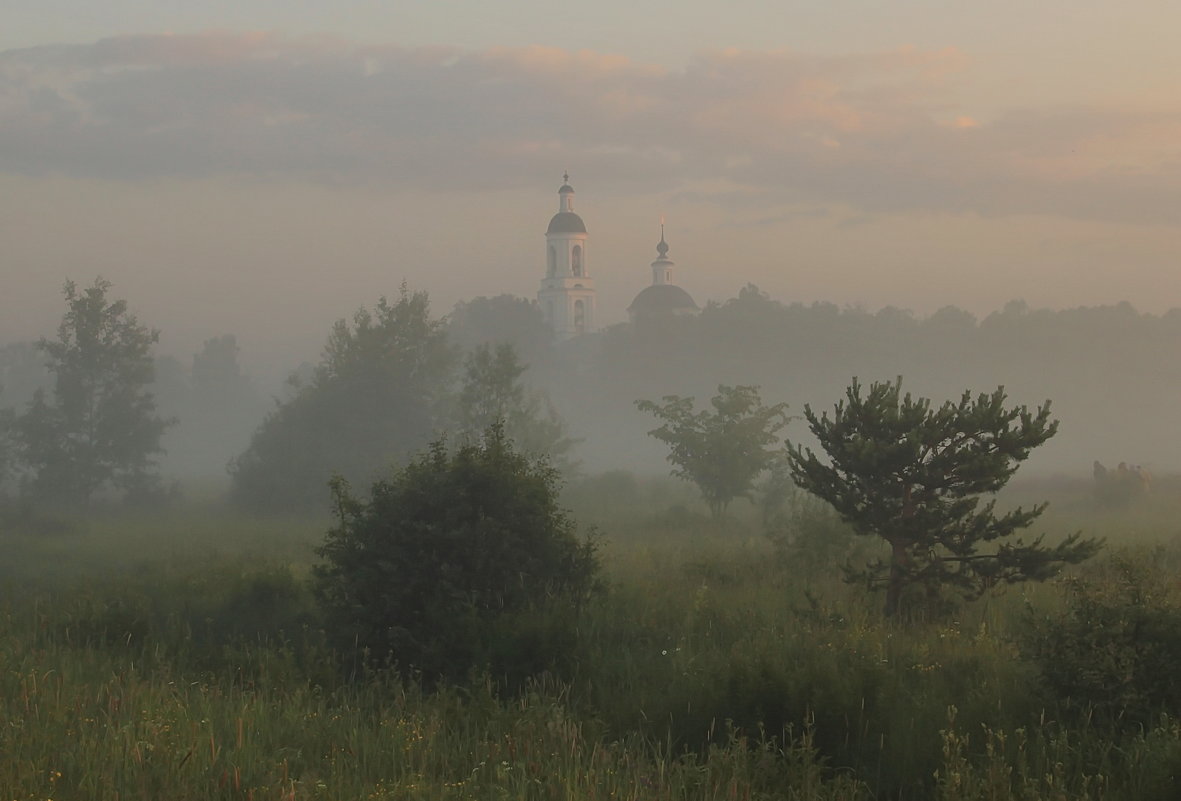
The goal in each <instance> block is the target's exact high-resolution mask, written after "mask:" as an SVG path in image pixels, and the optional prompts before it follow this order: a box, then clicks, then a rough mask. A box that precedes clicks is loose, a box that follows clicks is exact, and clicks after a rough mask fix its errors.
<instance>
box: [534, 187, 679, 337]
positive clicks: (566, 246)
mask: <svg viewBox="0 0 1181 801" xmlns="http://www.w3.org/2000/svg"><path fill="white" fill-rule="evenodd" d="M586 245H587V233H586V224H585V223H584V222H583V221H582V218H581V217H579V216H578V215H577V214H576V213H575V212H574V188H573V187H572V186H570V175H569V174H566V175H563V176H562V186H561V188H559V189H558V213H557V214H555V215H554V216H553V218H552V219H551V220H550V222H549V228H547V229H546V232H545V277H544V278H542V279H541V288H540V289H538V291H537V303H538V305H539V306H540V307H541V313H542V315H543V316H544V318H545V322H546V324H547V325H549V326H550V328H552V329H553V331H554V334H555V335H556V336H557V338H558V339H559V340H567V339H572V338H573V337H576V336H580V335H582V334H591V333H594V332H596V331H598V330H599V325H598V319H597V316H596V310H595V282H594V279H593V278H591V276H590V271H589V269H588V267H587V265H588V260H587V250H586ZM668 250H669V247H668V243H667V242H665V241H664V223H663V222H662V223H661V225H660V243H659V244H658V245H657V246H656V252H657V259H656V261H654V262H652V265H651V269H652V285H651V286H648V287H645V288H644V289H643V290H642V291H641V292H640V293H639V294H638V295H636V299H635V300H634V301H632V304H631V306H629V307H628V310H627V311H628V316H629V318H630V320H631V322H632V323H633V324H636V323H641V322H643V321H645V320H648V319H654V318H659V317H664V316H667V315H679V314H693V313H696V312H697V311H698V308H697V304H696V303H694V302H693V298H692V297H691V296H690V295H689V293H688V292H686V291H685V290H684V289H682V288H681V287H679V286H676V285H675V284H674V283H673V280H672V275H673V262H672V260H671V259H669V258H668Z"/></svg>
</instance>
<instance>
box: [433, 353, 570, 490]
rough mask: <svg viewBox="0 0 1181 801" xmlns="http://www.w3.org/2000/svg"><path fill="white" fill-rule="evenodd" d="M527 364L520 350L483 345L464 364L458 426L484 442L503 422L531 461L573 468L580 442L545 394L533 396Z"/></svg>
mask: <svg viewBox="0 0 1181 801" xmlns="http://www.w3.org/2000/svg"><path fill="white" fill-rule="evenodd" d="M527 369H528V366H527V365H524V364H522V363H521V361H520V359H518V358H517V351H516V348H515V347H514V346H512V345H510V344H507V343H502V344H500V345H497V346H496V347H495V348H493V347H492V346H490V345H486V344H485V345H479V346H477V347H476V348H475V349H474V350H472V352H471V353H469V354H468V355H467V357H466V358H465V359H464V365H463V383H462V386H461V387H460V390H459V395H458V397H457V399H456V426H457V428H458V431H459V433H460V434H461V435H462V436H465V437H469V438H478V437H479V436H481V435H482V434H483V432H484V431H487V430H488V428H490V427H491V426H492V425H493V424H495V423H497V422H502V423H503V424H504V430H505V433H506V435H507V436H508V437H509V438H510V439H511V440H512V441H513V442H514V443H515V444H516V446H517V448H518V449H519V450H520V451H521V452H522V453H525V454H527V455H530V456H541V457H545V458H546V459H549V460H550V462H551V463H552V464H554V465H555V466H558V467H563V466H565V467H569V465H570V463H569V454H570V450H571V448H572V447H573V446H574V444H575V441H574V440H573V439H571V438H570V437H569V436H568V435H567V433H566V424H565V422H563V420H562V418H561V417H560V416H559V415H558V413H557V410H556V409H554V407H553V404H551V403H550V402H549V399H548V398H547V397H546V396H545V394H544V393H541V392H537V391H531V390H530V389H529V388H528V387H527V386H526V385H525V382H524V380H523V377H524V375H525V372H526V370H527Z"/></svg>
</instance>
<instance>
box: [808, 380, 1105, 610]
mask: <svg viewBox="0 0 1181 801" xmlns="http://www.w3.org/2000/svg"><path fill="white" fill-rule="evenodd" d="M804 417H805V418H806V419H807V421H808V425H809V427H810V428H811V430H812V433H813V434H814V435H815V436H816V439H817V440H818V441H819V443H820V447H821V448H822V449H823V451H824V452H825V453H826V454H827V456H828V462H827V463H825V462H822V461H820V459H818V458H817V457H816V455H815V454H813V452H812V450H811V449H810V448H803V447H799V446H797V447H794V448H790V449H789V459H790V463H791V470H792V475H793V477H794V478H795V480H796V483H798V484H799V486H800V487H802V488H804V489H805V490H807V491H809V492H812V493H814V494H815V495H817V496H819V497H820V498H823V499H824V500H826V501H828V502H829V503H830V504H832V505H833V507H834V508H835V509H836V510H837V512H838V513H839V514H840V516H841V517H842V519H844V520H845V521H846V522H848V523H849V524H851V525H852V526H853V528H854V530H855V531H856V532H857V533H858V534H862V535H867V536H875V537H880V538H882V539H883V540H885V541H886V543H888V544H889V546H890V559H889V562H888V563H887V562H884V561H882V560H878V561H875V562H873V563H871V564H869V565H868V566H867V567H866V569H865V570H864V571H861V572H858V573H856V574H855V576H856V577H857V578H860V579H864V580H866V581H867V582H868V583H869V584H870V585H871V586H882V585H884V586H885V588H886V606H885V611H886V614H887V615H896V614H898V613H899V612H902V611H905V608H906V606H907V604H908V602H909V601H911V600H913V599H911V598H909V597H908V595H907V593H906V590H907V589H908V588H911V587H917V588H921V589H922V590H924V591H925V594H924V596H923V600H924V601H925V602H928V603H933V602H934V601H935V600H936V599H937V598H938V596H939V592H940V591H941V590H942V589H943V588H944V587H950V588H953V589H955V590H958V591H959V592H960V593H962V594H963V595H964V596H967V597H975V596H979V595H980V594H981V593H983V592H985V591H986V590H988V589H989V588H991V587H994V586H997V585H998V584H1005V583H1012V582H1019V581H1026V580H1043V579H1046V578H1048V577H1050V576H1052V575H1053V574H1054V573H1055V572H1056V570H1057V569H1058V567H1059V566H1060V565H1063V564H1068V563H1074V562H1079V561H1082V560H1084V559H1087V558H1089V557H1090V556H1092V555H1093V554H1094V553H1095V552H1096V551H1097V550H1098V548H1099V543H1098V542H1096V541H1094V540H1083V539H1080V536H1079V535H1078V534H1075V535H1073V536H1071V537H1068V538H1067V539H1066V540H1065V541H1064V542H1062V543H1060V544H1058V545H1056V546H1054V547H1049V546H1045V545H1043V544H1042V538H1041V537H1038V538H1037V539H1035V540H1034V541H1033V542H1031V543H1029V544H1026V543H1024V542H1023V541H1022V540H1020V539H1017V540H1011V539H1010V537H1011V535H1013V534H1014V533H1016V532H1017V531H1020V530H1021V529H1024V528H1027V527H1028V526H1029V525H1030V524H1031V523H1033V521H1034V520H1035V519H1037V517H1038V516H1039V515H1040V514H1041V513H1042V512H1043V511H1044V510H1045V508H1046V506H1045V504H1038V505H1036V506H1034V507H1033V508H1030V509H1024V508H1020V507H1019V508H1017V509H1014V510H1012V511H1009V512H1006V513H1004V514H999V515H998V514H995V513H994V508H995V503H996V502H995V500H990V501H988V502H987V503H984V504H983V505H981V496H982V495H985V494H990V493H995V492H996V491H998V490H999V489H1001V487H1003V486H1004V485H1005V483H1006V482H1007V481H1008V480H1009V478H1010V477H1011V476H1012V475H1013V473H1014V472H1015V471H1016V470H1017V467H1018V465H1019V464H1020V463H1021V462H1023V461H1025V459H1026V458H1028V456H1029V453H1030V450H1031V449H1032V448H1035V447H1037V446H1038V445H1041V444H1042V443H1043V442H1045V441H1046V440H1048V439H1049V438H1050V437H1052V436H1053V435H1054V433H1055V432H1056V431H1057V430H1058V422H1057V421H1056V420H1051V419H1050V404H1049V401H1047V402H1046V403H1045V404H1043V405H1042V406H1040V407H1038V408H1037V409H1036V410H1035V411H1034V412H1030V411H1029V410H1028V409H1027V408H1026V407H1024V406H1016V407H1013V408H1011V409H1009V408H1006V407H1005V392H1004V389H1003V388H998V389H997V390H996V391H995V392H993V393H992V394H991V395H987V394H981V395H979V396H977V397H976V398H973V397H972V396H971V393H969V392H965V393H964V394H963V396H962V397H961V398H960V400H959V402H958V403H953V402H950V401H949V402H947V403H945V404H943V405H942V406H940V407H939V408H936V409H933V408H931V402H930V401H929V400H927V399H926V398H918V399H915V398H913V397H911V395H910V394H909V393H907V394H906V395H903V394H902V379H901V378H900V379H898V381H896V382H894V383H888V382H887V383H874V384H872V385H871V386H870V388H869V391H868V392H866V393H865V394H864V395H863V394H862V389H861V385H860V384H859V383H858V382H857V380H856V379H854V380H853V384H852V386H850V387H849V388H848V390H847V391H846V394H845V399H844V400H843V401H841V402H839V403H837V404H836V406H835V407H834V409H833V413H832V417H829V416H828V414H827V413H825V414H822V415H819V416H817V415H816V414H815V413H814V412H813V411H812V409H811V408H810V407H808V406H805V407H804Z"/></svg>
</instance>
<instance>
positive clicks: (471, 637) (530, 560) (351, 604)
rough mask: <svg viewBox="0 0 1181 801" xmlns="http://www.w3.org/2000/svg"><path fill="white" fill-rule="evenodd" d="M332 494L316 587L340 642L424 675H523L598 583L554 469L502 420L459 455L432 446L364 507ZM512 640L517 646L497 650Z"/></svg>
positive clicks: (552, 656) (590, 552) (338, 491)
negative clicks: (562, 502) (478, 671)
mask: <svg viewBox="0 0 1181 801" xmlns="http://www.w3.org/2000/svg"><path fill="white" fill-rule="evenodd" d="M332 492H333V498H334V506H335V515H336V519H337V524H336V526H335V527H333V528H332V529H331V530H330V531H329V532H328V536H327V539H326V541H325V542H324V544H323V545H322V546H321V547H320V548H319V549H318V553H319V555H320V556H321V557H323V558H324V560H325V562H324V563H323V564H322V565H320V566H318V567H317V569H316V575H317V580H318V583H317V590H318V595H319V598H320V600H321V602H322V603H323V605H324V607H325V609H326V612H327V613H328V616H329V623H330V625H331V630H332V631H333V632H334V634H335V635H336V636H337V637H338V638H339V639H340V641H342V642H343V643H344V644H347V645H348V646H349V647H358V648H361V649H363V650H366V651H367V652H368V655H369V657H370V658H371V659H374V660H377V661H381V660H385V659H392V660H395V661H396V662H397V663H398V664H399V665H400V666H401V667H403V668H412V669H414V670H416V671H419V672H420V673H421V674H422V675H423V676H424V678H426V679H428V680H433V679H436V678H439V677H447V676H450V677H454V676H457V675H463V674H464V673H466V672H467V671H468V670H470V669H471V668H472V667H479V668H485V667H486V668H488V669H490V670H491V671H493V673H500V672H504V673H507V674H509V678H510V679H520V678H523V677H522V676H519V675H514V674H516V673H518V671H522V670H523V671H528V672H536V671H537V669H538V668H543V667H549V666H551V665H556V664H558V663H559V662H560V661H561V659H562V658H563V657H564V655H565V653H566V652H568V651H569V648H570V647H571V638H570V636H569V632H570V625H557V624H556V622H557V621H563V620H566V621H570V620H571V619H572V618H571V616H570V612H571V610H574V611H576V610H577V607H578V605H579V602H580V601H581V600H582V599H583V598H584V597H585V596H586V595H587V593H588V592H589V591H590V590H591V589H592V588H593V586H594V583H595V575H596V573H597V570H598V562H597V558H596V555H595V546H594V543H593V542H592V541H591V540H590V539H583V540H580V539H579V538H578V537H577V535H576V532H575V526H574V523H573V522H572V521H571V520H570V518H569V517H568V516H567V514H566V513H565V512H564V511H563V510H561V509H560V508H558V506H557V493H558V487H557V473H556V471H554V470H553V469H552V468H550V467H549V466H548V465H547V464H545V463H544V462H540V461H535V460H532V459H530V458H529V457H527V456H524V455H522V454H520V453H517V452H515V451H514V450H513V446H512V443H511V442H510V441H509V440H508V439H507V438H506V437H505V435H504V431H503V428H502V427H501V426H499V425H494V426H492V427H491V428H489V429H488V431H486V432H485V434H484V437H483V440H482V441H481V442H478V443H473V444H468V445H465V446H463V447H461V448H460V449H459V450H458V451H456V452H454V453H449V452H448V451H447V448H446V445H445V444H444V442H443V441H442V440H440V441H438V442H435V443H434V444H433V445H432V446H431V448H430V450H429V451H428V452H427V453H425V454H424V455H422V456H420V457H418V458H417V459H415V460H413V461H412V462H411V463H410V464H409V465H408V466H407V467H405V468H403V469H400V470H398V471H397V472H395V473H394V475H393V476H392V477H391V478H390V479H388V480H385V481H379V482H377V483H375V484H374V485H373V488H372V491H371V496H370V500H369V501H368V502H363V501H360V500H358V499H356V498H354V497H353V496H352V495H351V494H350V491H349V488H348V486H347V484H346V483H344V482H343V481H342V480H339V479H338V480H336V481H334V483H333V486H332ZM514 619H515V620H518V621H520V622H521V624H522V625H521V626H519V627H518V626H514V625H511V623H510V621H513V620H514ZM514 632H519V633H520V636H521V637H523V638H524V639H525V642H521V643H512V642H506V638H509V639H512V638H513V637H514V636H515V634H514ZM518 646H519V647H518ZM523 649H528V651H529V653H530V657H531V658H530V659H529V660H525V661H521V660H520V653H521V652H522V650H523Z"/></svg>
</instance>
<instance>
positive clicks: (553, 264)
mask: <svg viewBox="0 0 1181 801" xmlns="http://www.w3.org/2000/svg"><path fill="white" fill-rule="evenodd" d="M545 274H546V276H547V277H548V278H553V277H554V276H555V275H557V274H558V251H556V250H554V246H553V245H550V246H549V264H548V266H547V267H546V273H545Z"/></svg>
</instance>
